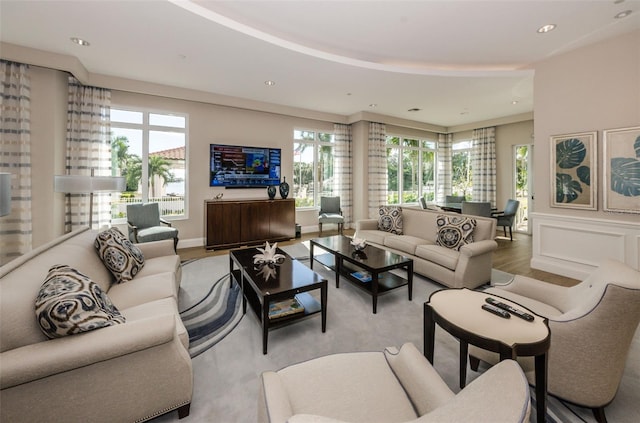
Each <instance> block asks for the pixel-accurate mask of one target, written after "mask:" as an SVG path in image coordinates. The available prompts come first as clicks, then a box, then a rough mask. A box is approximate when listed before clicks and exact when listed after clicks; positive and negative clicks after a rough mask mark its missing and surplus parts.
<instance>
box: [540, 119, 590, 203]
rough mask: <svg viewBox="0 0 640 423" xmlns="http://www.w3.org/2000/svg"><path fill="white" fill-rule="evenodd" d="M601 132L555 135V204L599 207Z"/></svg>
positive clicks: (553, 155)
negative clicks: (599, 146)
mask: <svg viewBox="0 0 640 423" xmlns="http://www.w3.org/2000/svg"><path fill="white" fill-rule="evenodd" d="M597 139H598V133H597V132H595V131H594V132H583V133H576V134H566V135H554V136H552V137H551V159H552V162H551V163H552V165H551V195H552V198H551V206H552V207H568V208H575V209H585V210H597V208H598V201H597V192H598V189H597V180H596V179H597V174H598V173H597V161H596V153H597V145H596V143H597Z"/></svg>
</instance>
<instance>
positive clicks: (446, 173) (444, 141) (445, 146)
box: [436, 134, 453, 204]
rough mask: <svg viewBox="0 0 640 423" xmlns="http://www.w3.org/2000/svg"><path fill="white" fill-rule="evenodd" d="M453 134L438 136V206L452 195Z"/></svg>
mask: <svg viewBox="0 0 640 423" xmlns="http://www.w3.org/2000/svg"><path fill="white" fill-rule="evenodd" d="M452 146H453V134H438V158H437V169H436V184H437V188H436V204H443V203H444V202H445V197H446V196H447V195H451V176H452V173H453V172H452V164H451V160H452V158H453V157H452V156H453V150H452Z"/></svg>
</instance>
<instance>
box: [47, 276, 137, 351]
mask: <svg viewBox="0 0 640 423" xmlns="http://www.w3.org/2000/svg"><path fill="white" fill-rule="evenodd" d="M35 310H36V317H37V319H38V323H39V324H40V328H41V329H42V332H43V333H44V334H45V335H46V336H47V337H48V338H52V339H53V338H60V337H63V336H66V335H73V334H76V333H81V332H87V331H90V330H94V329H99V328H102V327H106V326H113V325H116V324H119V323H124V322H125V318H124V317H123V316H122V315H121V314H120V312H119V311H118V309H117V308H116V307H115V306H114V305H113V304H112V303H111V300H110V299H109V297H108V296H107V294H106V293H105V292H104V291H103V290H102V289H101V288H100V287H99V286H98V285H97V284H96V283H95V282H93V281H92V280H91V279H89V278H88V277H87V276H85V275H83V274H82V273H80V272H79V271H77V270H76V269H74V268H72V267H70V266H68V265H55V266H52V267H51V269H49V273H48V274H47V277H46V279H45V281H44V283H43V284H42V287H41V288H40V292H38V296H37V298H36V304H35Z"/></svg>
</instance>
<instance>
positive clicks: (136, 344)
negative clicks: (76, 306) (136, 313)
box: [0, 314, 178, 389]
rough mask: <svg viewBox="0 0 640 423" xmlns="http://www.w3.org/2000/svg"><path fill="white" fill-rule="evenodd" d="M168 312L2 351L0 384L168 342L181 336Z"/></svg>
mask: <svg viewBox="0 0 640 423" xmlns="http://www.w3.org/2000/svg"><path fill="white" fill-rule="evenodd" d="M177 336H178V335H177V333H176V316H175V314H167V315H161V316H154V317H152V318H149V319H143V320H136V321H133V322H127V323H123V324H119V325H115V326H108V327H105V328H101V329H96V330H93V331H90V332H85V333H81V334H76V335H70V336H66V337H64V338H56V339H51V340H47V341H43V342H38V343H36V344H31V345H26V346H24V347H20V348H15V349H13V350H8V351H5V352H3V353H1V354H0V362H2V367H1V368H0V387H1V389H5V388H10V387H12V386H16V385H19V384H23V383H28V382H31V381H34V380H37V379H42V378H45V377H48V376H51V375H55V374H58V373H62V372H66V371H69V370H73V369H76V368H79V367H84V366H89V365H91V364H95V363H99V362H103V361H107V360H110V359H112V358H115V357H119V356H124V355H126V354H130V353H133V352H136V351H140V350H144V349H147V348H151V347H154V346H156V345H160V344H164V343H167V342H170V341H172V340H173V338H174V337H177Z"/></svg>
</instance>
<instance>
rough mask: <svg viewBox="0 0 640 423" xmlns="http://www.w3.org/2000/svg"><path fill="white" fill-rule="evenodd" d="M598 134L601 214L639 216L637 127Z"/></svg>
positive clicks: (639, 135) (639, 140)
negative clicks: (600, 143)
mask: <svg viewBox="0 0 640 423" xmlns="http://www.w3.org/2000/svg"><path fill="white" fill-rule="evenodd" d="M602 133H603V135H604V147H603V165H604V166H603V175H604V186H603V191H604V210H606V211H613V212H622V213H640V126H636V127H633V128H621V129H609V130H605V131H603V132H602Z"/></svg>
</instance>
